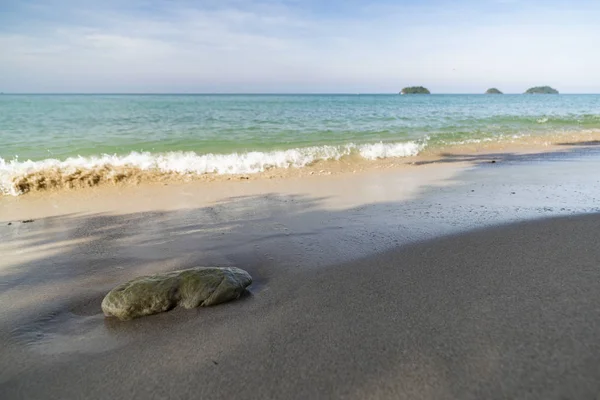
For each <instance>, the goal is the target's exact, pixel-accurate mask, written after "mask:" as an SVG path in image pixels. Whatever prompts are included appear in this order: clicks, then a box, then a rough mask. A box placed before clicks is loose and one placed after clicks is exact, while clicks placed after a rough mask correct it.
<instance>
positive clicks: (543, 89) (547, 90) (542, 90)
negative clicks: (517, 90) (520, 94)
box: [525, 86, 558, 94]
mask: <svg viewBox="0 0 600 400" xmlns="http://www.w3.org/2000/svg"><path fill="white" fill-rule="evenodd" d="M525 94H558V90H556V89H553V88H551V87H550V86H536V87H532V88H529V89H527V91H526V92H525Z"/></svg>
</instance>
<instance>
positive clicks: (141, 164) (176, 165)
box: [0, 141, 426, 196]
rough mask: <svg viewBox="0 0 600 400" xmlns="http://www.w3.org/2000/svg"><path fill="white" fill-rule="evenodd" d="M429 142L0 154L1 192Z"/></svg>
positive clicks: (386, 153)
mask: <svg viewBox="0 0 600 400" xmlns="http://www.w3.org/2000/svg"><path fill="white" fill-rule="evenodd" d="M425 143H426V142H425V141H424V142H422V143H417V142H399V143H373V144H360V145H357V144H354V143H350V144H346V145H340V146H331V145H324V146H313V147H305V148H295V149H288V150H276V151H267V152H261V151H250V152H246V153H231V154H197V153H195V152H168V153H158V154H155V153H149V152H132V153H130V154H127V155H107V154H104V155H101V156H91V157H81V156H80V157H71V158H67V159H65V160H57V159H46V160H41V161H31V160H28V161H19V160H18V159H13V160H9V161H6V160H4V159H2V158H0V193H2V194H4V195H13V196H17V195H19V194H23V193H26V192H30V191H35V190H45V189H55V188H62V187H80V186H96V185H99V184H102V183H107V182H121V181H141V180H144V178H145V176H146V177H151V176H157V175H158V176H160V175H163V176H167V177H168V176H170V175H204V174H216V175H227V174H254V173H259V172H263V171H266V170H269V169H273V168H302V167H305V166H308V165H310V164H312V163H314V162H317V161H327V160H339V159H341V158H342V157H346V156H351V155H357V156H360V157H361V158H363V159H366V160H376V159H383V158H390V157H408V156H415V155H417V154H418V153H419V152H420V151H421V150H422V149H423V148H424V147H425Z"/></svg>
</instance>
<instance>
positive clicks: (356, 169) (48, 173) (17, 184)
mask: <svg viewBox="0 0 600 400" xmlns="http://www.w3.org/2000/svg"><path fill="white" fill-rule="evenodd" d="M597 143H600V132H598V131H591V132H586V133H581V132H580V133H570V134H565V133H562V134H555V135H550V134H546V135H542V136H523V137H513V138H507V139H504V140H501V141H497V140H489V141H486V140H484V141H480V140H478V141H475V142H473V143H461V144H448V145H443V146H442V147H441V148H440V147H425V148H423V149H421V150H419V151H418V154H415V155H404V156H393V155H390V156H386V157H383V158H378V157H375V158H374V159H366V158H363V157H360V156H358V155H356V154H353V155H345V156H342V157H341V158H338V159H335V160H326V159H316V160H314V161H312V162H310V163H308V164H307V165H304V166H289V167H275V168H266V170H262V171H257V172H246V173H222V174H217V173H184V172H175V171H171V172H169V171H161V170H157V169H153V168H141V169H140V168H138V167H136V166H135V165H133V164H127V163H125V162H124V161H119V163H118V164H116V165H112V164H110V162H109V161H106V162H101V163H98V164H97V165H94V166H90V167H84V166H56V165H55V166H48V167H34V166H33V165H35V163H34V164H32V166H30V167H28V168H25V169H23V170H22V171H20V172H11V173H9V172H7V171H8V170H5V171H0V191H2V192H4V194H0V201H2V199H3V198H6V197H7V196H22V195H31V194H34V193H46V194H48V193H53V192H60V191H78V190H83V189H86V190H87V189H90V188H95V187H110V186H115V187H119V186H121V187H122V186H144V185H149V184H180V183H188V182H224V181H243V180H251V181H258V180H265V179H289V178H299V177H308V176H312V175H343V174H350V173H362V172H366V171H377V170H382V169H398V168H406V167H411V166H422V165H425V164H434V163H444V162H446V161H447V160H448V158H449V157H454V158H455V159H456V160H455V161H458V159H459V158H462V159H463V161H467V162H473V161H477V162H483V161H489V162H494V161H496V160H499V159H502V158H503V157H504V156H506V155H507V153H513V154H514V155H523V154H531V153H548V152H561V151H567V150H568V149H574V150H577V148H578V147H586V146H589V145H592V144H597ZM408 144H409V142H407V143H396V144H393V143H392V144H390V143H388V144H385V145H402V146H404V145H408ZM383 145H384V144H382V146H383ZM373 146H375V145H373ZM379 151H383V150H379ZM402 151H405V150H402ZM406 151H408V150H406ZM410 151H413V150H410ZM415 151H416V150H415ZM384 153H385V152H384ZM384 153H382V154H384ZM145 162H147V161H145ZM4 168H5V169H6V166H5V167H4ZM36 168H41V169H36ZM2 174H4V176H2Z"/></svg>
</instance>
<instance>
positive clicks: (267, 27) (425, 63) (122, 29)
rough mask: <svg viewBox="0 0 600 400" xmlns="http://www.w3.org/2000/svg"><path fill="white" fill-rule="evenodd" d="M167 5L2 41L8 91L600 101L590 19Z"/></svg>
mask: <svg viewBox="0 0 600 400" xmlns="http://www.w3.org/2000/svg"><path fill="white" fill-rule="evenodd" d="M74 4H78V3H74ZM168 4H170V5H171V6H170V7H169V8H164V9H159V10H153V12H146V13H144V12H133V11H131V10H129V11H127V12H125V11H123V10H120V11H118V12H117V10H116V9H114V8H110V7H108V8H107V7H104V8H102V9H94V10H89V9H77V8H75V9H74V10H72V11H71V19H69V20H70V21H72V22H67V21H66V20H65V21H62V22H60V21H59V22H56V21H55V22H48V23H46V24H41V25H39V24H38V25H36V29H35V30H26V29H23V28H22V26H23V25H22V24H21V25H20V26H21V28H19V29H16V31H15V32H10V31H8V33H0V54H2V55H3V56H2V57H3V62H2V63H1V64H0V88H1V90H2V91H5V92H7V91H78V92H79V91H91V92H96V91H109V92H120V91H125V92H127V91H148V92H156V91H338V92H340V91H342V92H344V91H349V92H354V91H363V92H364V91H388V92H394V91H396V90H397V89H398V88H399V87H400V86H403V85H405V84H425V85H428V86H431V87H432V89H434V90H436V91H438V92H440V91H450V92H456V91H477V92H479V91H481V90H482V88H486V87H487V86H491V85H493V86H502V87H503V89H504V90H505V91H521V90H522V86H523V85H525V86H527V85H528V84H529V83H532V84H538V83H539V84H546V83H548V84H553V83H554V82H556V83H557V86H558V84H560V85H561V86H562V85H564V86H565V87H569V86H571V87H573V88H578V90H581V89H580V88H581V87H584V86H585V85H587V87H590V88H591V89H590V90H593V91H600V82H598V79H597V78H595V76H596V75H593V74H594V71H596V70H597V69H598V68H599V67H600V56H599V55H597V54H596V52H594V51H592V49H593V48H594V47H595V44H597V43H598V42H599V41H600V28H598V27H596V26H595V25H592V24H590V23H589V21H588V20H586V15H587V14H586V13H585V12H584V11H585V10H583V11H578V10H573V9H571V10H570V11H569V10H566V11H565V10H558V9H557V10H552V9H540V8H531V9H525V8H524V9H523V10H521V12H520V13H519V14H515V15H512V16H511V17H510V18H508V17H507V15H505V14H494V15H488V14H486V13H484V12H483V11H481V10H477V9H476V8H475V9H472V8H468V9H466V11H465V9H464V8H460V7H455V8H451V9H450V8H449V9H445V8H442V9H440V10H436V11H435V12H433V13H431V12H432V11H431V9H430V8H423V9H418V8H414V7H413V8H411V9H406V8H402V7H398V6H389V5H388V6H386V7H375V6H369V8H368V12H367V11H365V13H366V14H365V13H363V14H361V15H362V16H361V15H354V16H352V15H349V16H331V15H327V16H325V15H319V16H312V17H311V16H310V14H309V13H307V12H300V11H298V9H296V8H292V7H294V6H289V5H288V6H286V5H284V4H282V3H261V4H255V5H251V4H248V3H247V2H237V3H236V2H229V3H227V4H224V5H219V4H218V3H214V4H213V6H212V7H210V8H205V9H199V8H194V7H192V5H193V4H194V3H188V2H185V3H181V2H174V3H168ZM221 4H222V3H221ZM236 4H237V5H236ZM138 5H139V4H138ZM407 13H408V14H407ZM366 16H368V18H367V17H366ZM565 16H568V18H566V17H565ZM565 18H566V19H565ZM403 21H408V22H407V23H404V22H403ZM5 32H6V31H5ZM584 84H585V85H584ZM560 88H561V89H563V90H568V89H565V88H563V87H560Z"/></svg>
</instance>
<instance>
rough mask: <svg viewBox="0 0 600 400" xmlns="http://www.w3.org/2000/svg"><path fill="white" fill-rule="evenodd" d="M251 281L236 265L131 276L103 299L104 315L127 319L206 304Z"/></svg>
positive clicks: (227, 298)
mask: <svg viewBox="0 0 600 400" xmlns="http://www.w3.org/2000/svg"><path fill="white" fill-rule="evenodd" d="M251 283H252V277H251V276H250V274H248V273H247V272H246V271H244V270H242V269H239V268H216V267H197V268H191V269H186V270H181V271H173V272H167V273H164V274H158V275H152V276H143V277H140V278H136V279H133V280H131V281H129V282H126V283H124V284H122V285H119V286H117V287H116V288H114V289H113V290H111V291H110V292H109V293H108V294H107V295H106V297H104V300H102V311H103V312H104V315H106V316H115V317H117V318H119V319H120V320H129V319H133V318H137V317H142V316H144V315H151V314H157V313H160V312H163V311H168V310H170V309H172V308H174V307H176V306H178V305H179V306H182V307H185V308H195V307H206V306H212V305H216V304H219V303H224V302H227V301H230V300H236V299H238V298H239V297H240V295H241V294H242V293H243V292H244V290H245V289H246V287H248V286H249V285H250V284H251Z"/></svg>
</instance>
